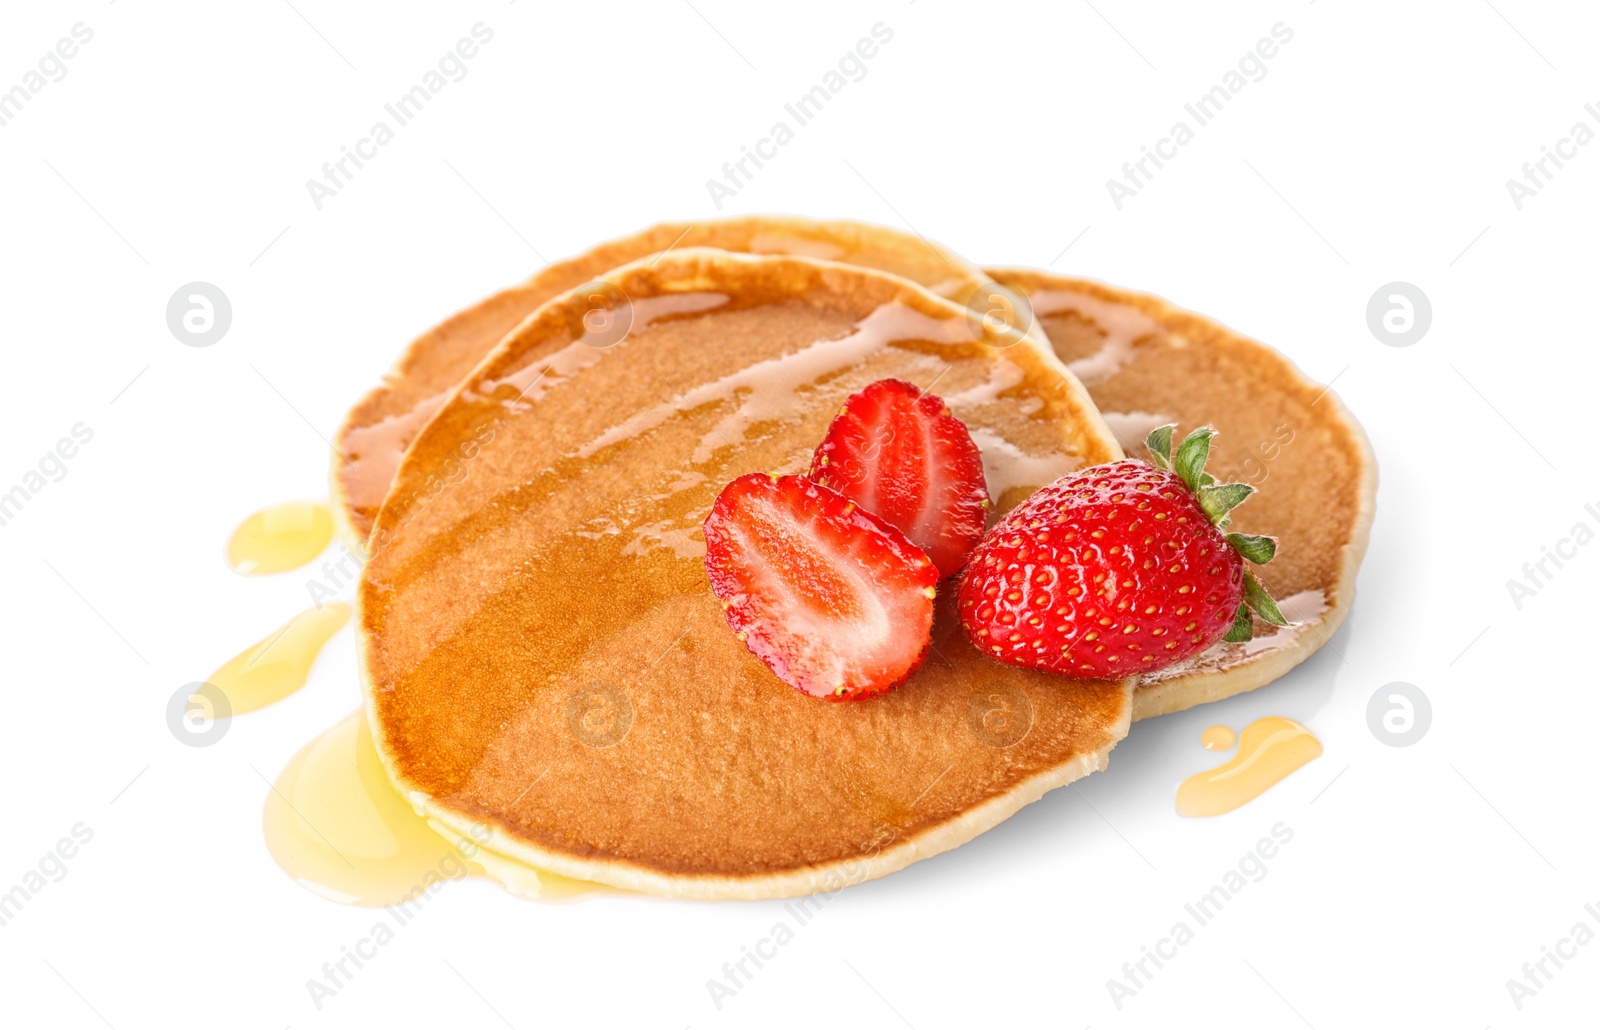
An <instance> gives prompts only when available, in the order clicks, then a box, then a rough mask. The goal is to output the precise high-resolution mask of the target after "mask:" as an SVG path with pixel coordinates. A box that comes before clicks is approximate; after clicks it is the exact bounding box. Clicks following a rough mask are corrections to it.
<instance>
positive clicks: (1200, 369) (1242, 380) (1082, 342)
mask: <svg viewBox="0 0 1600 1030" xmlns="http://www.w3.org/2000/svg"><path fill="white" fill-rule="evenodd" d="M987 274H988V275H991V276H993V277H994V279H995V280H996V281H998V282H1000V283H1003V284H1005V285H1008V286H1011V287H1013V288H1015V289H1017V290H1019V291H1020V292H1022V293H1023V294H1025V295H1026V296H1027V298H1028V300H1029V301H1030V303H1031V305H1032V308H1033V314H1034V317H1035V318H1036V319H1037V320H1038V321H1039V323H1040V324H1041V325H1042V326H1043V328H1044V330H1045V332H1046V334H1047V335H1048V336H1049V338H1050V341H1051V344H1052V345H1053V346H1054V348H1055V351H1056V354H1057V355H1058V356H1059V357H1060V358H1061V360H1062V361H1064V362H1066V363H1067V366H1068V367H1069V368H1070V369H1072V370H1073V371H1074V373H1076V375H1077V377H1078V378H1079V379H1080V380H1081V381H1082V382H1083V385H1084V386H1086V387H1087V388H1088V390H1089V393H1090V395H1091V396H1092V397H1093V398H1094V402H1095V404H1097V405H1098V406H1099V408H1100V412H1101V415H1102V417H1103V418H1104V419H1105V420H1106V422H1107V424H1108V425H1110V426H1111V428H1112V430H1113V431H1114V432H1115V433H1116V434H1117V436H1118V438H1119V440H1120V442H1121V444H1122V447H1123V449H1124V450H1125V451H1126V452H1127V453H1128V454H1129V455H1132V456H1135V457H1148V453H1147V452H1146V450H1145V447H1144V438H1145V436H1146V434H1148V433H1149V431H1150V430H1151V429H1154V428H1156V427H1157V426H1160V425H1165V424H1166V423H1168V422H1177V423H1178V424H1179V427H1180V432H1187V431H1188V430H1191V429H1193V428H1195V427H1197V426H1200V425H1204V424H1207V423H1210V424H1211V425H1214V426H1216V427H1217V430H1218V436H1217V437H1216V439H1215V440H1213V441H1212V444H1211V454H1212V458H1211V462H1210V464H1209V465H1208V466H1207V471H1209V472H1211V473H1212V474H1213V475H1215V476H1216V477H1217V479H1218V481H1219V482H1247V483H1250V484H1252V485H1253V486H1255V487H1256V490H1257V492H1256V494H1255V495H1254V496H1253V497H1251V498H1250V500H1249V501H1248V502H1246V503H1245V505H1244V506H1243V507H1241V508H1239V509H1237V510H1236V511H1235V512H1234V513H1233V519H1234V525H1233V527H1232V528H1233V529H1235V530H1237V531H1238V532H1242V533H1262V534H1268V535H1272V536H1276V537H1278V555H1277V557H1276V558H1274V559H1273V560H1272V563H1271V564H1270V565H1267V566H1265V567H1263V568H1261V569H1260V570H1259V574H1260V576H1261V579H1262V581H1263V582H1264V583H1265V584H1266V585H1267V586H1268V588H1269V589H1270V590H1271V591H1272V593H1273V596H1275V597H1276V598H1277V599H1278V601H1279V603H1280V605H1281V606H1282V608H1283V611H1284V614H1285V615H1286V616H1288V618H1289V619H1290V620H1291V621H1293V622H1295V623H1297V625H1295V626H1291V627H1289V628H1287V629H1277V630H1275V629H1274V628H1273V627H1271V626H1268V625H1266V624H1265V623H1262V622H1261V621H1260V620H1257V621H1256V625H1255V629H1256V639H1254V640H1252V641H1250V642H1249V643H1241V644H1226V643H1224V644H1218V645H1216V646H1215V647H1213V648H1211V649H1210V650H1208V651H1206V652H1204V653H1203V654H1200V655H1197V656H1195V657H1194V658H1192V659H1190V660H1189V661H1187V662H1182V663H1180V664H1178V665H1175V666H1172V667H1171V668H1168V669H1164V670H1161V671H1159V672H1154V673H1150V674H1147V675H1145V676H1142V677H1140V679H1139V688H1138V690H1136V691H1135V692H1134V704H1133V717H1134V718H1135V719H1143V718H1146V717H1148V716H1152V715H1162V714H1165V713H1167V712H1176V711H1181V710H1182V709H1185V708H1190V707H1192V706H1194V705H1197V704H1202V703H1204V702H1206V701H1217V700H1221V699H1222V698H1225V697H1232V696H1233V695H1234V694H1239V693H1243V692H1244V691H1247V690H1254V689H1255V688H1257V687H1260V686H1264V685H1265V684H1267V683H1271V682H1272V681H1273V680H1275V679H1277V678H1278V677H1279V676H1282V675H1283V674H1284V673H1285V672H1288V671H1289V670H1290V669H1291V668H1293V667H1294V666H1296V665H1298V664H1299V663H1300V662H1302V661H1304V660H1305V659H1306V658H1308V657H1310V656H1311V655H1312V653H1314V652H1315V651H1316V650H1317V649H1318V648H1319V647H1321V646H1322V645H1323V644H1325V643H1327V641H1328V639H1329V638H1330V637H1332V636H1333V634H1334V633H1335V632H1336V631H1337V630H1338V628H1339V626H1340V624H1342V623H1343V622H1344V618H1345V615H1346V614H1348V613H1349V611H1350V602H1351V600H1352V598H1353V596H1354V592H1355V579H1356V569H1357V568H1358V567H1359V566H1360V564H1361V558H1362V555H1364V554H1365V553H1366V549H1367V537H1368V534H1369V532H1370V530H1371V526H1372V515H1373V507H1374V503H1375V500H1376V494H1377V488H1378V467H1377V461H1376V459H1375V458H1374V456H1373V454H1372V448H1371V445H1369V444H1368V442H1367V437H1366V434H1365V433H1364V432H1362V430H1361V427H1360V425H1358V424H1357V423H1356V421H1355V419H1353V418H1352V417H1351V416H1350V414H1349V412H1347V411H1346V410H1345V408H1344V405H1343V404H1341V403H1340V401H1339V398H1338V397H1337V396H1336V395H1334V393H1333V392H1332V391H1331V390H1329V389H1327V388H1326V387H1322V386H1319V385H1317V384H1316V383H1313V382H1311V381H1309V380H1308V379H1306V378H1305V376H1304V375H1302V374H1301V373H1300V371H1299V369H1297V368H1295V367H1294V365H1293V364H1291V363H1290V362H1289V360H1288V359H1287V358H1285V357H1284V356H1283V355H1281V354H1279V353H1278V352H1277V351H1274V350H1273V349H1272V348H1270V347H1267V346H1265V345H1263V344H1260V343H1257V342H1255V341H1254V340H1249V339H1246V338H1244V337H1242V336H1239V335H1238V334H1236V333H1233V332H1230V331H1229V330H1227V329H1225V328H1223V327H1222V326H1220V325H1217V324H1216V323H1215V322H1212V321H1210V320H1208V319H1205V318H1202V317H1200V316H1198V315H1193V314H1190V313H1189V312H1186V311H1180V310H1178V309H1177V308H1174V307H1172V306H1171V305H1169V304H1167V303H1166V302H1164V301H1162V300H1160V299H1158V298H1156V297H1151V296H1147V295H1144V294H1138V293H1129V292H1127V291H1124V290H1118V289H1113V288H1111V287H1109V286H1103V285H1101V284H1099V283H1093V282H1087V281H1085V280H1081V279H1069V278H1066V277H1064V276H1059V275H1053V274H1051V273H1048V272H1033V271H1021V270H1012V269H999V270H996V269H991V270H989V272H988V273H987Z"/></svg>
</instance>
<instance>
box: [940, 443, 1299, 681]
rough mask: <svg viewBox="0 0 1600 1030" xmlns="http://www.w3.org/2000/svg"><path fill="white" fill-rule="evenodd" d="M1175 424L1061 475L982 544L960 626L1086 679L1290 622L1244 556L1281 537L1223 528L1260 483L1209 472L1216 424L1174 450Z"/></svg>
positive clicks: (987, 648)
mask: <svg viewBox="0 0 1600 1030" xmlns="http://www.w3.org/2000/svg"><path fill="white" fill-rule="evenodd" d="M1173 428H1174V427H1173V426H1163V427H1161V428H1160V429H1157V430H1156V431H1155V432H1153V433H1151V434H1150V436H1149V439H1148V440H1147V441H1146V443H1147V444H1148V446H1149V449H1150V454H1151V457H1152V459H1153V460H1154V462H1155V464H1149V463H1146V462H1143V461H1135V460H1132V459H1126V460H1123V461H1117V462H1112V463H1111V464H1108V465H1097V466H1095V467H1093V468H1088V469H1083V470H1082V471H1080V472H1075V473H1073V474H1072V475H1069V476H1064V477H1062V478H1061V479H1058V480H1056V481H1055V482H1054V483H1051V484H1050V485H1049V486H1046V487H1044V488H1043V489H1041V490H1040V491H1039V492H1037V493H1035V494H1034V495H1033V496H1032V497H1030V498H1028V500H1026V501H1024V502H1023V503H1022V504H1021V505H1019V506H1018V507H1016V508H1014V509H1012V510H1011V511H1010V512H1009V513H1007V515H1006V516H1005V518H1003V519H1001V520H1000V522H999V523H998V524H997V525H996V526H995V527H994V529H993V530H992V531H990V533H989V535H988V536H986V537H984V539H983V540H982V542H980V543H979V544H978V547H977V549H976V550H975V551H974V552H973V553H972V558H971V559H970V561H969V562H968V563H967V569H966V573H965V575H964V576H963V578H962V580H961V585H960V587H959V589H958V592H957V595H956V597H957V604H958V605H959V611H960V616H961V628H962V631H963V632H964V633H965V634H966V636H967V639H968V640H970V641H972V643H973V644H974V645H976V646H977V647H978V648H979V650H981V651H983V652H984V653H985V654H987V655H989V656H990V657H991V658H995V659H997V660H999V661H1002V662H1006V663H1008V664H1011V665H1021V666H1026V667H1028V668H1039V669H1045V670H1048V671H1051V672H1059V673H1063V674H1066V675H1071V676H1075V677H1078V678H1080V679H1119V678H1121V677H1124V676H1133V675H1138V674H1140V673H1147V672H1153V671H1155V670H1157V669H1164V668H1166V667H1167V666H1169V665H1172V664H1174V663H1176V662H1181V661H1183V660H1184V659H1185V658H1188V657H1190V656H1191V655H1195V654H1198V653H1199V652H1201V651H1204V650H1205V649H1207V648H1209V647H1211V646H1212V645H1213V644H1215V643H1217V642H1218V641H1219V640H1249V639H1250V636H1251V632H1252V623H1251V617H1250V616H1251V612H1254V613H1255V614H1256V615H1258V616H1260V617H1261V618H1262V620H1263V621H1265V622H1268V623H1270V624H1272V625H1275V626H1283V625H1287V623H1286V622H1285V620H1284V618H1283V615H1282V613H1280V612H1279V611H1278V606H1277V605H1276V604H1275V603H1274V602H1273V600H1272V598H1271V596H1270V595H1269V594H1268V593H1267V591H1266V589H1265V588H1263V587H1262V586H1261V583H1260V581H1259V580H1257V579H1256V577H1255V575H1254V574H1253V573H1252V572H1250V571H1249V570H1248V569H1247V568H1246V567H1245V562H1246V561H1249V562H1253V563H1255V564H1266V563H1267V562H1268V561H1270V560H1271V559H1272V556H1273V555H1274V554H1275V553H1276V551H1277V542H1276V541H1275V540H1273V538H1271V537H1264V536H1246V535H1244V534H1242V533H1225V532H1224V530H1226V528H1227V526H1228V521H1229V519H1228V512H1230V511H1231V510H1233V509H1234V508H1235V507H1237V506H1238V505H1239V504H1240V503H1241V502H1243V501H1244V500H1245V498H1247V497H1249V496H1250V494H1251V493H1253V492H1254V490H1253V488H1252V487H1250V486H1247V485H1246V484H1244V483H1226V484H1221V485H1219V484H1217V483H1216V482H1215V481H1214V480H1213V479H1212V477H1211V476H1210V475H1208V474H1207V473H1206V472H1205V462H1206V458H1207V457H1208V456H1209V454H1210V451H1211V438H1212V437H1213V436H1215V435H1216V431H1215V430H1213V429H1212V428H1210V427H1209V426H1208V427H1204V428H1201V429H1196V430H1195V431H1194V432H1193V433H1191V434H1189V436H1188V437H1187V438H1185V439H1184V441H1183V442H1182V443H1181V444H1179V445H1178V450H1177V454H1176V455H1175V456H1174V455H1173V453H1172V430H1173Z"/></svg>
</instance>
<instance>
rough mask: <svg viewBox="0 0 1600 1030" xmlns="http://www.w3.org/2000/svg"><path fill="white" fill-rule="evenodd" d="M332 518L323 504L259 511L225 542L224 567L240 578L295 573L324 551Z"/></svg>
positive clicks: (296, 503) (294, 503)
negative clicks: (231, 569)
mask: <svg viewBox="0 0 1600 1030" xmlns="http://www.w3.org/2000/svg"><path fill="white" fill-rule="evenodd" d="M332 540H333V516H332V514H330V513H329V511H328V506H327V505H326V504H318V503H316V502H313V501H289V502H288V503H286V504H274V505H273V506H272V507H270V508H262V509H261V510H260V511H258V512H256V513H255V514H254V515H251V516H250V517H249V518H247V519H245V520H244V521H243V522H241V523H239V526H238V528H237V529H235V530H234V531H233V536H231V537H230V538H229V539H228V564H229V565H230V566H232V568H233V571H235V572H237V573H239V574H240V575H243V576H263V575H269V574H271V573H274V572H287V571H289V570H290V569H298V568H299V567H300V566H302V565H304V564H306V563H307V562H310V561H312V560H313V559H315V558H316V556H317V555H319V554H321V553H322V552H323V551H325V550H327V549H328V544H329V543H330V542H331V541H332Z"/></svg>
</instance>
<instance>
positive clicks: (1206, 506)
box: [1198, 483, 1256, 526]
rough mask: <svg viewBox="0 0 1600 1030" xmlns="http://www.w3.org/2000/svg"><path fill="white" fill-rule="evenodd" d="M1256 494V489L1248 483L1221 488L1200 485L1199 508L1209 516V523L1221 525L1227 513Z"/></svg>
mask: <svg viewBox="0 0 1600 1030" xmlns="http://www.w3.org/2000/svg"><path fill="white" fill-rule="evenodd" d="M1255 492H1256V488H1255V487H1253V486H1251V485H1249V484H1248V483H1224V484H1223V485H1221V486H1211V485H1207V484H1202V485H1201V487H1200V491H1199V495H1198V500H1199V501H1200V507H1201V508H1202V509H1203V510H1204V511H1205V513H1206V514H1207V515H1209V516H1211V521H1212V522H1213V523H1215V524H1216V525H1219V526H1220V525H1222V524H1223V523H1225V522H1226V521H1227V515H1228V512H1230V511H1232V510H1233V509H1235V508H1237V507H1238V506H1239V505H1241V504H1243V503H1244V502H1245V498H1247V497H1249V496H1250V495H1251V494H1253V493H1255Z"/></svg>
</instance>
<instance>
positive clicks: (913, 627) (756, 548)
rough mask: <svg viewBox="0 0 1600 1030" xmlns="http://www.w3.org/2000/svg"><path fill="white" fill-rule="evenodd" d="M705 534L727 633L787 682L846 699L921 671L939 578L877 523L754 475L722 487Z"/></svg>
mask: <svg viewBox="0 0 1600 1030" xmlns="http://www.w3.org/2000/svg"><path fill="white" fill-rule="evenodd" d="M704 528H705V537H706V575H707V576H709V577H710V579H711V590H712V592H713V593H715V594H716V595H717V597H718V598H720V599H721V601H722V608H723V614H724V615H725V616H726V617H727V619H728V625H729V626H731V627H733V631H734V632H735V633H737V634H738V635H739V637H740V639H741V640H743V641H744V644H745V646H746V647H748V648H749V649H750V652H751V653H752V654H754V655H755V656H756V657H757V658H759V659H761V661H762V662H763V663H765V665H766V666H767V668H769V669H771V670H772V671H773V672H775V673H777V675H778V678H779V679H781V680H783V681H784V682H785V683H787V684H789V685H790V686H792V687H796V688H798V689H799V690H800V691H802V692H804V693H806V694H810V695H811V696H812V697H824V698H827V699H829V700H831V701H851V700H855V699H856V698H862V697H870V696H872V695H873V694H881V693H883V692H884V691H887V690H890V689H892V688H894V687H895V686H896V685H898V684H899V683H900V682H901V681H902V680H904V679H905V678H906V677H907V676H909V675H911V673H912V672H914V671H916V668H917V666H919V665H921V664H922V656H923V653H924V652H925V651H926V650H927V647H928V641H929V639H930V636H931V633H932V629H933V597H934V589H935V586H936V584H937V583H938V579H939V574H938V572H937V570H935V568H934V566H933V563H932V562H930V561H929V560H928V556H927V555H925V554H923V553H922V552H921V551H920V550H918V549H917V548H916V546H915V545H913V544H912V543H911V542H910V541H909V540H907V539H906V538H905V535H904V534H902V533H901V532H900V531H899V530H898V529H895V528H894V527H893V526H891V525H889V524H888V523H887V522H884V521H883V520H882V519H880V518H878V517H877V516H876V515H873V514H871V513H870V512H867V511H865V510H864V509H862V508H861V507H860V506H859V505H857V504H856V503H854V502H853V501H850V500H848V499H847V498H845V497H842V496H840V495H839V494H838V493H836V492H834V491H833V490H830V489H828V488H827V487H825V486H821V485H819V484H817V483H814V482H812V481H811V480H809V479H807V478H805V477H804V476H783V477H782V478H779V477H777V476H769V475H763V474H761V473H754V474H751V475H748V476H740V477H739V478H738V479H735V480H734V481H733V482H731V483H729V484H728V485H727V486H726V487H725V488H724V489H723V491H722V494H721V495H720V496H719V497H718V498H717V501H716V503H715V504H713V505H712V506H711V513H710V514H709V515H707V516H706V521H705V527H704Z"/></svg>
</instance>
